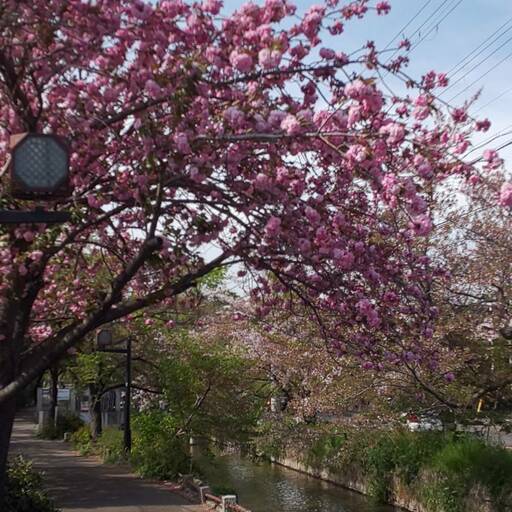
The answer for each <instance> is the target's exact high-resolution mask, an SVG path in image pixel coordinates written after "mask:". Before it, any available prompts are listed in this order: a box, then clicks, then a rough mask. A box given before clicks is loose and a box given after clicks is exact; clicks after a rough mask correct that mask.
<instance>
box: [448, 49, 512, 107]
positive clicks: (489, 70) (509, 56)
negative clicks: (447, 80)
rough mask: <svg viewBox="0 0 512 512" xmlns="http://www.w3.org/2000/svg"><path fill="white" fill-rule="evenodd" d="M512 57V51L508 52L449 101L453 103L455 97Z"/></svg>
mask: <svg viewBox="0 0 512 512" xmlns="http://www.w3.org/2000/svg"><path fill="white" fill-rule="evenodd" d="M511 57H512V52H510V53H509V54H507V55H506V56H505V57H503V59H501V60H500V61H499V62H498V63H497V64H495V65H494V66H492V67H491V68H490V69H488V70H487V71H486V72H485V73H484V74H483V75H481V76H479V77H478V78H477V79H476V80H473V81H472V82H471V83H470V84H469V85H468V86H467V87H465V88H464V89H462V91H460V92H459V93H457V94H456V95H455V96H452V97H451V98H450V99H449V100H448V101H449V102H450V103H451V102H452V101H453V100H454V99H455V98H458V97H459V96H460V95H461V94H463V93H465V92H466V91H467V90H468V89H471V87H473V85H475V84H477V83H478V82H480V80H482V79H483V78H485V77H486V76H487V75H488V74H489V73H491V72H492V71H494V70H495V69H496V68H497V67H499V66H501V65H502V64H503V63H504V62H505V61H507V60H508V59H510V58H511Z"/></svg>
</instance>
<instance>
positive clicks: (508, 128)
mask: <svg viewBox="0 0 512 512" xmlns="http://www.w3.org/2000/svg"><path fill="white" fill-rule="evenodd" d="M511 128H512V124H510V125H508V126H506V127H505V128H502V129H501V130H498V131H497V132H496V133H495V134H494V135H491V136H490V137H489V138H487V139H485V140H484V141H483V142H480V143H479V144H477V145H476V146H474V147H472V148H471V149H470V150H469V151H468V152H466V153H465V155H464V156H465V157H467V156H468V155H470V154H471V153H474V152H475V151H478V150H479V149H481V148H483V147H485V146H487V145H488V144H490V143H491V142H494V141H495V140H498V139H501V138H502V137H505V136H507V135H510V134H512V130H511Z"/></svg>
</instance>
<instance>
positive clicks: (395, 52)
mask: <svg viewBox="0 0 512 512" xmlns="http://www.w3.org/2000/svg"><path fill="white" fill-rule="evenodd" d="M448 1H451V0H443V1H442V2H441V4H440V5H438V6H437V8H436V9H434V11H433V12H432V13H431V14H430V16H428V17H427V19H426V20H425V21H424V22H423V23H422V24H421V25H420V26H419V27H418V28H417V29H416V30H415V31H414V32H413V33H412V34H411V35H410V36H408V37H407V39H409V40H410V39H412V38H413V37H414V36H415V35H416V34H418V33H419V32H421V29H422V28H423V27H424V26H425V25H427V23H429V21H430V20H431V19H432V18H433V17H434V16H435V15H436V14H437V13H438V12H439V11H440V10H441V9H442V8H443V6H444V5H446V4H447V3H448ZM398 52H399V49H398V48H397V49H395V51H394V52H393V53H392V54H391V56H390V57H389V58H388V60H387V61H386V63H388V62H389V61H391V60H392V59H393V57H394V56H395V55H396V54H397V53H398Z"/></svg>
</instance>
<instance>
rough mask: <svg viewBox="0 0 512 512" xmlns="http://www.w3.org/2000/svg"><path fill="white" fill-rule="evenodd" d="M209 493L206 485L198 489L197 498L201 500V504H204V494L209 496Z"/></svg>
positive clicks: (209, 490)
mask: <svg viewBox="0 0 512 512" xmlns="http://www.w3.org/2000/svg"><path fill="white" fill-rule="evenodd" d="M211 492H212V491H211V489H210V488H209V487H208V486H207V485H201V486H200V487H199V498H201V503H206V496H205V494H209V493H211Z"/></svg>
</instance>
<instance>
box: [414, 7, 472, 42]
mask: <svg viewBox="0 0 512 512" xmlns="http://www.w3.org/2000/svg"><path fill="white" fill-rule="evenodd" d="M462 2H463V0H458V2H457V3H455V5H453V6H452V8H451V9H450V10H449V11H448V12H447V13H446V14H445V15H444V16H443V17H442V18H441V19H439V20H437V21H436V22H434V23H433V25H432V27H431V28H430V30H429V31H428V32H427V33H426V34H425V35H424V36H423V37H422V38H421V39H420V40H419V41H418V42H417V43H416V44H415V45H414V46H413V47H412V48H411V50H410V51H411V52H412V51H414V50H415V49H416V48H417V47H418V46H419V45H420V44H421V43H423V41H425V39H426V38H427V37H428V36H429V35H430V34H431V33H432V32H433V31H434V30H436V29H438V28H439V25H441V23H442V22H443V21H444V20H445V19H446V18H448V16H449V15H450V14H451V13H452V12H453V11H454V10H455V9H456V8H457V7H458V6H459V5H460V4H461V3H462Z"/></svg>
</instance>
